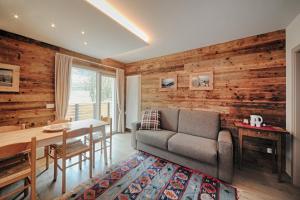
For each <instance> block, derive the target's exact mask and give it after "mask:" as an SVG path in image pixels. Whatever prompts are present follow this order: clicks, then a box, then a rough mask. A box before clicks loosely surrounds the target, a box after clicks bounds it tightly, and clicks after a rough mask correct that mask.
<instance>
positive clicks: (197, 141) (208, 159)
mask: <svg viewBox="0 0 300 200" xmlns="http://www.w3.org/2000/svg"><path fill="white" fill-rule="evenodd" d="M168 150H169V151H170V152H173V153H177V154H180V155H182V156H186V157H189V158H192V159H195V160H199V161H201V162H205V163H208V164H212V165H216V164H217V141H216V140H212V139H207V138H203V137H198V136H193V135H188V134H184V133H177V134H175V135H174V136H172V137H171V138H170V139H169V142H168Z"/></svg>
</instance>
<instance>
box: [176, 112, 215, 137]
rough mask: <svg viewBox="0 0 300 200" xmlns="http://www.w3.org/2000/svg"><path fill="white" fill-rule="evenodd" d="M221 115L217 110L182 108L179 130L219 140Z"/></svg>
mask: <svg viewBox="0 0 300 200" xmlns="http://www.w3.org/2000/svg"><path fill="white" fill-rule="evenodd" d="M219 115H220V114H219V113H217V112H208V111H190V110H180V112H179V122H178V132H179V133H187V134H190V135H195V136H201V137H205V138H208V139H214V140H217V136H218V132H219V130H220V116H219Z"/></svg>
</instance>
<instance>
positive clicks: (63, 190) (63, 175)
mask: <svg viewBox="0 0 300 200" xmlns="http://www.w3.org/2000/svg"><path fill="white" fill-rule="evenodd" d="M65 192H66V159H65V158H63V159H62V189H61V193H62V194H64V193H65Z"/></svg>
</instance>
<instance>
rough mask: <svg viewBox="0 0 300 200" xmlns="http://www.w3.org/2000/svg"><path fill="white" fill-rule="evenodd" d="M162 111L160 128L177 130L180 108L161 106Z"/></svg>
mask: <svg viewBox="0 0 300 200" xmlns="http://www.w3.org/2000/svg"><path fill="white" fill-rule="evenodd" d="M159 111H160V128H161V129H164V130H169V131H173V132H177V129H178V114H179V109H176V108H159Z"/></svg>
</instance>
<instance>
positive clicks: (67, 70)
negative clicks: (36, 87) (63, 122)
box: [55, 53, 73, 120]
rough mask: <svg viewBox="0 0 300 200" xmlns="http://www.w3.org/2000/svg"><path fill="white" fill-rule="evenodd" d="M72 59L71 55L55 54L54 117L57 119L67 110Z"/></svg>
mask: <svg viewBox="0 0 300 200" xmlns="http://www.w3.org/2000/svg"><path fill="white" fill-rule="evenodd" d="M72 60H73V58H72V57H71V56H67V55H63V54H58V53H57V54H56V55H55V108H56V117H55V118H56V119H58V120H59V119H65V117H66V114H67V110H68V105H69V96H70V81H71V70H72Z"/></svg>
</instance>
